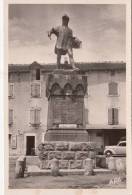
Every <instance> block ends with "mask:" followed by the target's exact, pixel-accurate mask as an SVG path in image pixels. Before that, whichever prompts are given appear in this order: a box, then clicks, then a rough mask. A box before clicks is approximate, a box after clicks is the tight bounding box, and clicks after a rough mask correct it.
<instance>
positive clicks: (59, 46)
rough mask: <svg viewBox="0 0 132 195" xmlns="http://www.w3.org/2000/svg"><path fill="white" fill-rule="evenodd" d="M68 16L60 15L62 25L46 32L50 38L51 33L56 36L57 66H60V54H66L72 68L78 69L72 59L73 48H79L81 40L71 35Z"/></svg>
mask: <svg viewBox="0 0 132 195" xmlns="http://www.w3.org/2000/svg"><path fill="white" fill-rule="evenodd" d="M68 23H69V16H68V15H64V16H62V25H61V26H58V27H55V28H52V29H51V30H50V31H49V32H48V37H49V38H50V39H51V35H52V34H55V35H56V37H57V41H56V45H55V54H57V66H58V68H61V56H62V55H66V54H68V56H69V61H70V64H71V65H72V68H73V69H74V70H78V68H77V67H76V66H75V63H74V59H73V48H80V45H81V41H80V40H79V39H77V38H76V37H73V33H72V29H70V28H69V26H68Z"/></svg>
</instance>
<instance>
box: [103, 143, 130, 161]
mask: <svg viewBox="0 0 132 195" xmlns="http://www.w3.org/2000/svg"><path fill="white" fill-rule="evenodd" d="M104 154H105V155H106V156H107V157H108V156H126V141H120V142H119V143H118V144H117V145H114V146H105V149H104Z"/></svg>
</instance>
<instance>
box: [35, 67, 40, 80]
mask: <svg viewBox="0 0 132 195" xmlns="http://www.w3.org/2000/svg"><path fill="white" fill-rule="evenodd" d="M36 80H40V69H36Z"/></svg>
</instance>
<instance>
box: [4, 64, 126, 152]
mask: <svg viewBox="0 0 132 195" xmlns="http://www.w3.org/2000/svg"><path fill="white" fill-rule="evenodd" d="M77 67H79V69H80V70H79V71H78V72H72V71H71V69H70V66H69V65H68V64H65V65H62V68H65V70H57V69H56V66H55V65H53V64H50V65H40V64H38V63H37V62H33V63H32V64H29V65H22V64H19V65H15V64H13V65H11V64H10V65H9V79H8V80H9V93H8V96H9V148H10V155H18V154H26V155H34V154H35V149H36V148H37V146H38V145H39V143H41V142H44V141H45V140H46V141H73V142H76V141H77V142H87V141H94V142H96V144H97V145H98V147H100V148H101V147H102V148H103V147H104V146H105V145H113V144H117V142H118V141H119V140H120V139H121V137H123V136H125V135H126V113H125V112H126V111H125V108H126V106H125V103H126V92H125V88H126V82H125V81H126V78H125V76H126V64H125V63H123V62H117V63H114V62H102V63H101V62H100V63H80V64H77Z"/></svg>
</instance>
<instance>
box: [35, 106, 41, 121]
mask: <svg viewBox="0 0 132 195" xmlns="http://www.w3.org/2000/svg"><path fill="white" fill-rule="evenodd" d="M35 124H40V110H38V109H36V110H35Z"/></svg>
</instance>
